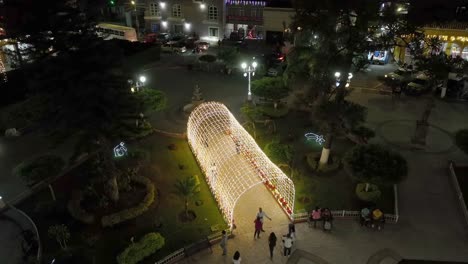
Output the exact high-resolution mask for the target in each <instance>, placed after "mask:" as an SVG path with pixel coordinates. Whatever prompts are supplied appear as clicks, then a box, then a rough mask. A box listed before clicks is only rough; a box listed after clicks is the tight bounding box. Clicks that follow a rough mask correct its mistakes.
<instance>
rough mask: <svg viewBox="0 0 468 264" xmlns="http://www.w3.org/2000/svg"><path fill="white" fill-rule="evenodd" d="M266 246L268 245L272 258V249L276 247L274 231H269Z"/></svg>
mask: <svg viewBox="0 0 468 264" xmlns="http://www.w3.org/2000/svg"><path fill="white" fill-rule="evenodd" d="M268 246H269V247H270V259H273V249H275V247H276V235H275V233H274V232H271V233H270V236H269V237H268Z"/></svg>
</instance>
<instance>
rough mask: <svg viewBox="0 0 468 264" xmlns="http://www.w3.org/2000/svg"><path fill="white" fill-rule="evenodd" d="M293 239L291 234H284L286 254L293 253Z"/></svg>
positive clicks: (284, 251)
mask: <svg viewBox="0 0 468 264" xmlns="http://www.w3.org/2000/svg"><path fill="white" fill-rule="evenodd" d="M292 244H293V240H292V238H291V234H287V235H285V236H283V246H284V250H283V253H284V256H285V257H286V255H287V256H290V255H291V248H292Z"/></svg>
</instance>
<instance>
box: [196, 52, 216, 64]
mask: <svg viewBox="0 0 468 264" xmlns="http://www.w3.org/2000/svg"><path fill="white" fill-rule="evenodd" d="M198 59H199V60H200V61H204V62H209V63H211V62H215V61H216V56H214V55H210V54H206V55H202V56H200V58H198Z"/></svg>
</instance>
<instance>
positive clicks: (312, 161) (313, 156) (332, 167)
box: [307, 152, 341, 173]
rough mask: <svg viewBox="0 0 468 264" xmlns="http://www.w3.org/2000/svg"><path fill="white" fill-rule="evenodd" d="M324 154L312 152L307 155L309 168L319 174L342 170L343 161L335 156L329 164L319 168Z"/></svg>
mask: <svg viewBox="0 0 468 264" xmlns="http://www.w3.org/2000/svg"><path fill="white" fill-rule="evenodd" d="M321 155H322V152H311V153H309V154H307V164H308V165H309V167H310V168H311V169H312V170H313V171H315V172H318V173H331V172H334V171H336V170H338V169H339V168H340V165H341V159H340V158H339V157H338V156H336V155H334V156H330V157H329V158H328V164H325V165H321V166H319V160H320V156H321Z"/></svg>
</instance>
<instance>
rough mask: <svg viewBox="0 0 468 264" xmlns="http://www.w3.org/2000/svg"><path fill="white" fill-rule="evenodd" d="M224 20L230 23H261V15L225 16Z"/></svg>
mask: <svg viewBox="0 0 468 264" xmlns="http://www.w3.org/2000/svg"><path fill="white" fill-rule="evenodd" d="M226 22H227V23H232V24H253V25H263V17H253V16H226Z"/></svg>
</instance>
